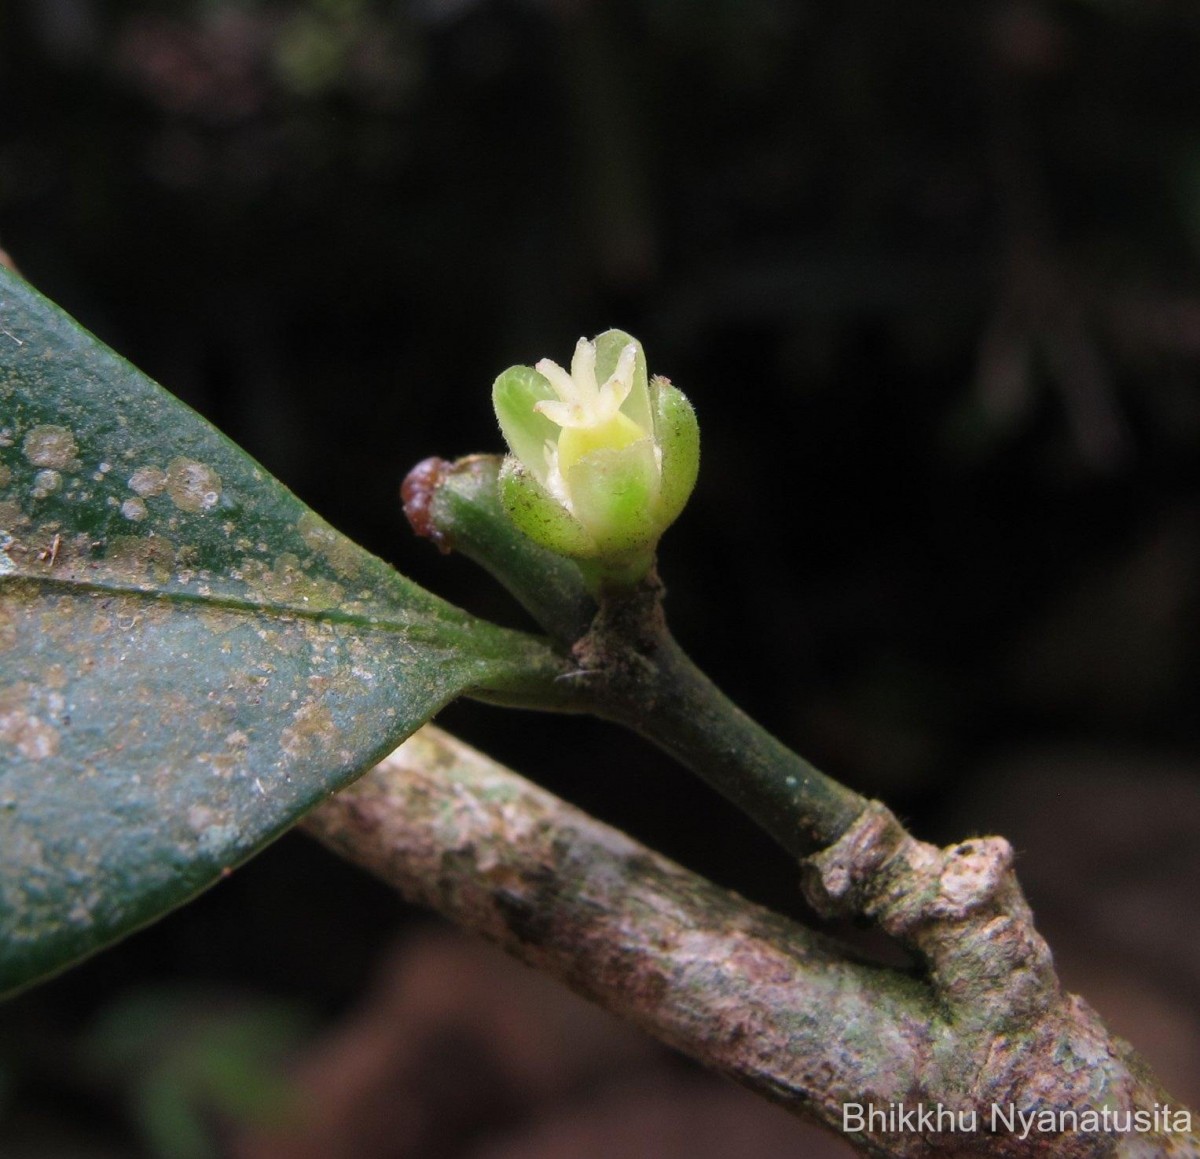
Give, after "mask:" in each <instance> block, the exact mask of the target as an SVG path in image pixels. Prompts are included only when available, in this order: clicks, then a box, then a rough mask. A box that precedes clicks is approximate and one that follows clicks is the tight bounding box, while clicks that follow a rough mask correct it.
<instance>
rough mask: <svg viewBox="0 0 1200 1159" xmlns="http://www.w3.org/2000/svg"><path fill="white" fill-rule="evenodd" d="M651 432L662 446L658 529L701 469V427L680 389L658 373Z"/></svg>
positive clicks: (653, 385) (670, 517)
mask: <svg viewBox="0 0 1200 1159" xmlns="http://www.w3.org/2000/svg"><path fill="white" fill-rule="evenodd" d="M650 394H651V399H652V403H653V406H654V435H655V438H656V440H657V441H658V445H659V446H660V447H661V448H662V487H661V490H660V492H659V498H658V508H657V510H656V512H655V515H656V520H657V522H658V525H659V528H660V530H666V528H667V527H669V526H670V525H671V524H672V523H674V522H675V520H676V519H677V518H678V516H679V513H680V512H681V511H682V510H683V508H684V506H685V504H686V503H687V501H688V497H689V496H690V495H691V493H692V488H693V487H695V485H696V475H697V474H698V473H699V470H700V427H699V424H698V423H697V422H696V412H695V411H694V410H693V409H692V404H691V403H690V402H688V400H687V397H686V396H685V395H684V393H683V391H681V390H679V389H678V388H677V387H674V386H672V385H671V383H670V382H668V381H667V379H665V378H658V377H657V376H656V377H655V378H654V379H652V380H651V383H650Z"/></svg>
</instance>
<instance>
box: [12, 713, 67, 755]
mask: <svg viewBox="0 0 1200 1159" xmlns="http://www.w3.org/2000/svg"><path fill="white" fill-rule="evenodd" d="M0 741H7V742H8V743H9V744H11V745H16V748H17V752H19V753H20V754H21V755H22V756H23V757H26V758H28V759H29V760H31V761H41V760H45V759H46V758H47V757H52V756H54V754H55V753H56V752H58V731H57V729H55V728H54V727H53V725H49V724H47V723H46V722H45V721H44V720H41V719H39V718H38V717H36V716H31V715H30V714H29V713H28V712H25V711H23V710H22V709H19V708H14V709H11V710H9V711H7V712H0Z"/></svg>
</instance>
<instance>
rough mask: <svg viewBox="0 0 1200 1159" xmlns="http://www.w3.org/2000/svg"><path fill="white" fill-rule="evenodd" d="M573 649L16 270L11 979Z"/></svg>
mask: <svg viewBox="0 0 1200 1159" xmlns="http://www.w3.org/2000/svg"><path fill="white" fill-rule="evenodd" d="M552 663H553V659H552V657H551V656H550V654H549V653H548V652H546V651H545V649H544V648H543V646H542V645H541V644H540V643H539V642H537V641H534V640H531V639H530V638H528V637H525V636H522V635H520V634H517V633H511V632H505V631H503V630H501V629H498V628H495V627H493V626H492V625H489V624H486V623H483V622H481V621H478V620H474V619H472V618H471V617H469V616H467V615H466V614H465V613H462V612H460V611H458V610H457V609H455V608H452V607H451V606H449V605H447V604H445V603H443V602H442V601H440V600H438V599H436V598H435V597H434V596H431V595H430V594H428V593H427V592H425V591H423V590H422V589H420V588H418V587H417V586H415V585H414V584H412V583H410V582H409V581H408V580H406V579H404V578H403V577H402V576H400V575H399V574H397V573H396V572H395V571H394V570H393V569H392V568H390V567H388V566H387V565H386V564H384V563H382V562H381V561H380V560H378V559H375V558H374V557H372V556H370V555H368V554H367V553H366V552H364V551H363V550H362V549H360V548H358V547H356V546H355V545H354V544H353V543H351V542H350V541H349V540H347V539H345V538H344V537H343V536H341V535H340V534H339V533H338V532H336V531H334V530H333V528H331V527H330V526H329V525H328V524H327V523H325V522H324V521H323V520H322V519H320V518H319V517H318V516H316V515H315V514H313V513H312V512H311V511H309V510H308V509H307V508H306V507H305V506H304V505H303V504H302V503H301V502H300V501H299V500H298V499H296V497H295V496H294V495H292V494H291V493H290V492H288V491H287V490H286V489H285V488H284V487H283V486H281V485H280V484H279V483H278V482H276V481H275V480H274V479H272V478H271V477H270V476H269V475H268V474H267V473H266V472H265V471H264V470H263V469H262V468H261V467H259V466H258V465H257V464H255V463H254V462H253V461H252V460H251V459H249V458H248V457H247V456H246V455H245V454H244V453H243V452H242V451H240V450H239V449H238V448H237V447H236V446H234V445H233V444H232V443H231V442H229V441H228V440H227V439H226V438H224V437H223V436H222V435H221V434H219V433H218V432H217V431H215V430H214V429H213V428H212V427H210V426H209V425H208V424H207V423H206V422H204V420H202V419H201V418H200V417H199V416H197V415H196V414H195V413H193V412H192V411H190V410H189V409H188V408H187V407H185V406H184V405H183V404H182V403H180V402H178V401H177V400H176V399H174V398H172V397H171V396H170V395H168V394H167V393H166V392H164V391H163V390H162V389H161V388H160V387H158V386H156V385H155V384H154V383H152V382H151V381H150V380H149V379H147V378H146V377H145V376H143V375H142V374H140V373H139V372H138V371H137V370H135V369H134V368H133V367H132V366H130V365H129V364H128V363H126V362H125V361H123V360H122V359H121V358H119V357H117V356H116V355H115V354H113V353H112V351H110V350H108V349H107V348H106V347H104V346H103V345H101V344H100V343H99V342H98V341H97V340H96V339H95V338H93V337H92V336H91V335H89V334H88V333H87V332H85V331H84V330H82V329H80V328H79V327H78V326H77V325H76V324H75V323H74V322H73V321H71V320H70V319H69V318H68V317H66V315H64V314H63V313H62V312H61V311H59V310H58V309H57V308H56V307H55V306H53V305H52V304H51V303H49V302H47V301H46V300H45V299H44V298H42V297H40V296H39V295H38V294H36V293H35V292H34V291H33V290H31V289H30V288H29V287H28V286H27V285H25V284H24V283H23V282H21V281H20V280H19V279H17V278H16V277H14V276H12V275H10V274H9V273H8V272H7V271H6V270H3V269H0V992H4V991H8V990H11V989H14V988H16V987H18V986H21V985H24V984H25V983H27V982H29V981H31V980H33V979H35V978H38V977H40V976H42V975H44V974H46V973H49V972H52V971H54V970H57V969H59V968H61V967H62V966H63V965H65V964H67V963H69V962H71V961H73V960H75V959H77V958H79V957H82V956H84V955H86V954H88V953H90V952H91V951H93V950H95V949H96V948H98V947H100V946H102V945H104V944H105V943H107V942H110V941H112V940H113V939H114V938H116V937H119V936H120V935H122V934H123V933H126V932H128V931H129V930H131V929H134V928H136V927H137V926H139V925H142V924H144V923H145V922H147V921H149V920H151V919H152V918H154V917H156V916H158V915H159V914H161V913H163V912H164V911H166V910H167V909H170V908H171V907H173V906H175V905H178V904H179V903H180V902H182V901H184V900H186V899H187V898H188V897H190V896H191V895H193V894H195V893H196V892H197V891H199V890H201V889H203V888H204V887H205V886H207V885H208V884H210V883H211V882H212V881H213V880H215V879H216V878H217V877H219V876H220V875H221V874H222V873H223V872H224V871H226V870H227V869H228V868H229V867H231V866H233V865H235V864H237V863H238V862H240V861H242V860H243V859H244V858H246V857H247V856H248V855H249V854H250V853H252V852H253V851H254V850H255V849H257V848H258V847H260V846H261V845H262V844H263V843H265V842H267V841H269V840H270V839H271V838H272V837H274V836H275V835H276V834H278V833H279V832H280V831H281V830H283V829H284V828H286V827H287V826H288V825H289V824H290V823H291V822H293V821H294V820H295V819H296V818H297V817H298V816H299V815H300V814H302V813H303V812H304V811H305V810H307V809H308V808H310V807H311V806H312V805H314V804H315V803H317V802H318V801H319V800H321V798H322V797H324V796H325V795H326V794H328V793H330V792H332V791H333V790H334V789H337V788H338V787H340V786H342V785H344V784H345V783H346V782H348V781H349V780H351V779H352V778H353V777H354V776H355V775H356V774H357V773H359V772H361V771H362V770H363V769H365V768H367V767H369V766H370V765H371V764H372V763H373V762H374V761H375V760H376V759H378V758H379V757H380V756H382V755H383V754H384V753H385V752H387V751H388V750H389V749H390V748H391V747H392V746H393V745H395V744H396V743H397V742H398V741H399V740H401V739H402V738H403V737H405V736H406V735H408V734H409V733H411V732H412V731H413V730H414V729H415V728H417V727H418V726H419V725H420V724H421V723H422V722H424V721H425V720H427V719H428V718H429V717H430V716H431V715H432V714H433V713H434V712H436V711H437V709H438V708H440V707H441V706H442V705H444V704H445V703H446V702H447V701H448V700H450V699H451V698H453V697H454V696H456V695H457V694H459V693H460V692H462V691H464V690H468V689H479V688H484V689H491V690H492V691H493V692H495V691H497V690H499V691H500V692H503V691H504V690H505V689H506V687H508V686H509V685H519V684H520V683H521V681H522V680H524V679H525V678H526V677H527V676H528V675H529V673H531V672H532V671H534V670H535V669H537V668H538V667H539V666H540V667H541V668H542V669H545V668H546V667H547V666H548V665H551V664H552Z"/></svg>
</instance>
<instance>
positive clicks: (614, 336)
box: [596, 330, 654, 432]
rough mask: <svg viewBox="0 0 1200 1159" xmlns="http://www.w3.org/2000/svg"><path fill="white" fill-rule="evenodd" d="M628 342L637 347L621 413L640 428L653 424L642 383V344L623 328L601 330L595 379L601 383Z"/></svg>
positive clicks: (597, 339)
mask: <svg viewBox="0 0 1200 1159" xmlns="http://www.w3.org/2000/svg"><path fill="white" fill-rule="evenodd" d="M630 344H632V345H634V346H636V347H637V361H636V362H635V363H634V368H633V389H632V390H631V391H630V392H629V397H628V398H627V399H626V400H625V402H624V403H622V405H621V411H622V413H624V414H626V415H628V416H629V417H630V418H631V419H633V421H634V422H635V423H637V425H638V426H639V427H641V428H642V430H644V431H647V432H648V431H651V430H653V429H654V428H653V427H652V426H651V425H650V424H651V421H652V419H651V413H650V393H649V389H648V387H647V383H646V355H645V352H644V351H643V350H642V344H641V343H640V342H639V341H638V340H637V339H636V338H634V337H633V335H632V334H626V333H625V331H624V330H605V331H604V333H603V334H598V335H597V336H596V381H597V382H598V383H605V382H607V381H608V379H609V377H610V376H611V375H612V372H613V371H614V370H616V369H617V359H618V358H620V357H621V351H622V350H624V349H625V347H626V346H629V345H630Z"/></svg>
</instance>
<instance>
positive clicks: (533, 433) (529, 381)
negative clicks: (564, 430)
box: [492, 366, 559, 483]
mask: <svg viewBox="0 0 1200 1159" xmlns="http://www.w3.org/2000/svg"><path fill="white" fill-rule="evenodd" d="M557 397H558V396H557V395H556V394H555V393H554V390H553V388H552V387H551V386H550V383H549V382H547V381H546V379H545V378H543V377H542V375H540V374H538V372H537V371H536V370H534V369H533V367H532V366H510V367H509V368H508V369H507V370H506V371H505V372H504V373H503V374H502V375H500V377H499V378H497V379H496V381H495V383H494V384H493V386H492V405H493V406H494V407H495V408H496V418H497V419H498V420H499V422H500V430H501V431H502V432H503V433H504V438H505V441H506V442H507V443H508V449H509V450H510V451H512V453H513V454H514V455H516V457H517V458H518V459H520V460H521V462H522V463H524V464H525V466H527V467H528V468H529V469H530V470H531V471H532V472H533V473H534V475H535V476H536V477H537V479H538V480H539V481H540V482H543V483H544V482H545V481H546V440H547V439H549V440H550V441H551V442H557V441H558V432H559V428H558V426H557V425H556V424H555V423H552V422H551V421H550V420H549V419H548V418H546V416H545V415H544V414H540V413H539V412H538V411H535V410H534V409H533V408H534V405H535V404H536V403H539V402H543V401H545V400H547V399H554V398H557Z"/></svg>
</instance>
